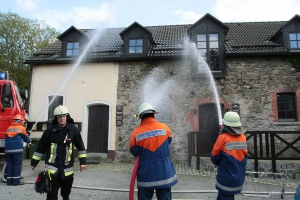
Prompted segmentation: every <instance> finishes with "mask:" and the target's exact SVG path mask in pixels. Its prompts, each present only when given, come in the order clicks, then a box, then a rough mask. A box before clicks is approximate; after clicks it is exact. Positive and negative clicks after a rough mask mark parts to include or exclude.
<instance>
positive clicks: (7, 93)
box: [3, 83, 11, 97]
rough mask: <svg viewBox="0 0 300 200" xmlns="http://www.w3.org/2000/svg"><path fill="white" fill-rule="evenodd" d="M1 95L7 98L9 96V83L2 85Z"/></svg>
mask: <svg viewBox="0 0 300 200" xmlns="http://www.w3.org/2000/svg"><path fill="white" fill-rule="evenodd" d="M3 93H4V96H6V97H9V96H10V95H11V90H10V84H9V83H5V84H4V85H3Z"/></svg>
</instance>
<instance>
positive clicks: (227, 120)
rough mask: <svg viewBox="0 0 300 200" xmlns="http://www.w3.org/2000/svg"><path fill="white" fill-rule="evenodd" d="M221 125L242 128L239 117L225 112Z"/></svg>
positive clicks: (231, 112)
mask: <svg viewBox="0 0 300 200" xmlns="http://www.w3.org/2000/svg"><path fill="white" fill-rule="evenodd" d="M223 124H224V125H226V126H230V127H240V126H242V124H241V121H240V116H239V115H238V114H237V113H236V112H233V111H229V112H226V113H225V115H224V119H223Z"/></svg>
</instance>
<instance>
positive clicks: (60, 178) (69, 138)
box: [31, 106, 86, 200]
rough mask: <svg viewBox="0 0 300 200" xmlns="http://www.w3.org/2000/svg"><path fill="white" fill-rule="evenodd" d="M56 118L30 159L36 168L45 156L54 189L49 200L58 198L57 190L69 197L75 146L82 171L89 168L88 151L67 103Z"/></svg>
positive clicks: (60, 108) (58, 108) (55, 115)
mask: <svg viewBox="0 0 300 200" xmlns="http://www.w3.org/2000/svg"><path fill="white" fill-rule="evenodd" d="M53 114H54V119H53V120H52V125H50V126H49V127H48V128H47V129H46V130H45V132H44V133H43V135H42V137H41V139H40V141H39V143H38V145H37V148H36V150H35V152H34V154H33V156H32V159H31V168H32V169H33V170H35V167H36V166H37V164H38V163H39V161H40V160H41V159H42V157H43V156H44V155H45V164H46V166H45V170H46V171H47V172H48V175H49V178H50V182H51V185H52V190H51V191H50V192H48V193H47V199H48V200H57V198H58V197H57V195H58V190H59V188H61V196H62V197H63V199H64V200H68V199H69V195H70V193H71V188H72V184H73V179H74V178H73V175H74V171H73V164H74V156H73V152H74V146H75V147H76V148H77V150H78V158H79V162H80V171H82V170H84V169H85V168H86V151H85V147H84V144H83V140H82V137H81V134H80V132H79V130H78V128H77V127H76V126H75V125H74V121H73V119H72V118H71V117H70V115H69V110H68V109H67V108H66V107H64V106H58V107H56V108H55V110H54V112H53Z"/></svg>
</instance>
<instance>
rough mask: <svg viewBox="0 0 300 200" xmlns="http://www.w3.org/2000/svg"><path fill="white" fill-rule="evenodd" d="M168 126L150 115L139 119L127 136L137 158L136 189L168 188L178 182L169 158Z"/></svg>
mask: <svg viewBox="0 0 300 200" xmlns="http://www.w3.org/2000/svg"><path fill="white" fill-rule="evenodd" d="M171 141H172V135H171V131H170V129H169V127H168V126H167V125H166V124H164V123H160V122H157V121H156V119H155V118H153V117H147V118H144V119H142V121H141V124H140V126H138V127H137V128H136V129H135V130H134V131H133V132H132V134H131V137H130V152H131V154H132V155H133V156H134V157H137V156H139V157H140V164H139V168H138V172H137V187H138V189H161V188H169V187H171V186H173V185H175V184H176V183H177V176H176V171H175V167H174V165H173V163H172V161H171V158H170V147H169V144H170V143H171Z"/></svg>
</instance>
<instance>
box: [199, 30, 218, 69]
mask: <svg viewBox="0 0 300 200" xmlns="http://www.w3.org/2000/svg"><path fill="white" fill-rule="evenodd" d="M197 49H198V52H199V55H201V56H202V58H201V57H199V58H198V72H201V71H205V66H204V65H205V64H207V65H208V66H209V68H210V70H211V71H215V72H216V71H217V72H218V71H220V59H219V36H218V34H198V35H197ZM203 60H204V61H206V63H203Z"/></svg>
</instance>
